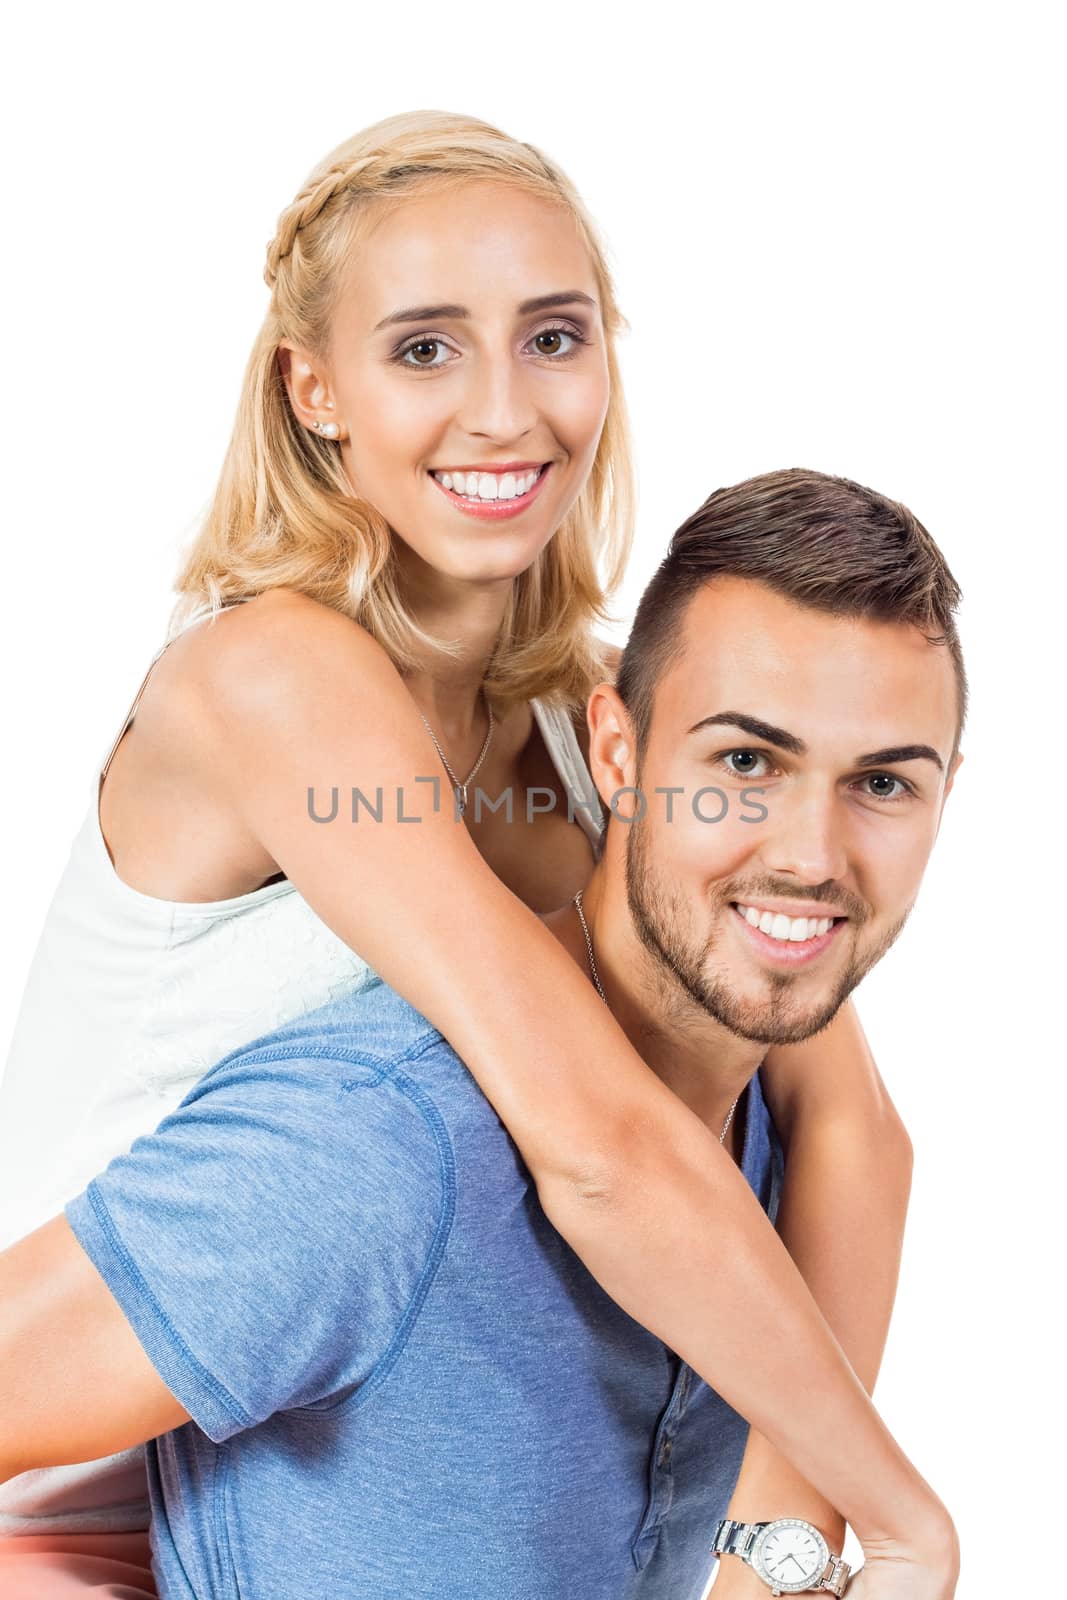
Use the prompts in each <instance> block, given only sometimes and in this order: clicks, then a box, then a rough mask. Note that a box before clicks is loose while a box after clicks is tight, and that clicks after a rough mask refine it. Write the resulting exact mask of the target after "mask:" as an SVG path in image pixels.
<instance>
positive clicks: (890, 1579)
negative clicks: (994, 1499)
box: [846, 1522, 960, 1600]
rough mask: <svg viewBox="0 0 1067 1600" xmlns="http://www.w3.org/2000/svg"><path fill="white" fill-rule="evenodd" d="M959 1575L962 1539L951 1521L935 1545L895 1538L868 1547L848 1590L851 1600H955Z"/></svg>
mask: <svg viewBox="0 0 1067 1600" xmlns="http://www.w3.org/2000/svg"><path fill="white" fill-rule="evenodd" d="M959 1575H960V1547H959V1540H958V1538H957V1535H956V1530H955V1528H954V1527H953V1525H952V1523H951V1522H948V1523H947V1526H946V1527H945V1528H944V1530H943V1532H942V1534H941V1537H940V1539H939V1540H937V1541H935V1543H934V1546H933V1547H932V1548H931V1547H926V1548H920V1547H919V1546H918V1545H907V1544H904V1543H901V1542H898V1541H896V1540H891V1539H886V1540H879V1541H878V1542H877V1543H872V1544H870V1545H869V1546H867V1547H865V1548H864V1551H863V1566H862V1567H861V1568H860V1569H859V1571H858V1572H856V1573H854V1574H853V1577H852V1579H851V1581H850V1583H849V1585H848V1589H847V1590H846V1593H847V1595H848V1597H849V1600H952V1597H953V1595H954V1594H955V1593H956V1583H957V1581H958V1579H959Z"/></svg>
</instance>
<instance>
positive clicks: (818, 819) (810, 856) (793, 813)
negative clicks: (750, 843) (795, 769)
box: [760, 785, 848, 884]
mask: <svg viewBox="0 0 1067 1600" xmlns="http://www.w3.org/2000/svg"><path fill="white" fill-rule="evenodd" d="M840 806H841V802H840V800H839V798H838V796H837V795H836V794H835V793H834V792H833V790H826V789H823V788H822V787H819V786H816V785H812V786H811V787H805V786H804V785H798V786H797V788H796V789H794V790H793V792H792V793H791V794H784V795H780V796H779V797H778V798H777V802H774V801H772V802H771V804H770V806H769V812H770V815H769V816H768V817H767V818H766V819H765V820H764V822H763V823H762V824H761V826H762V827H763V828H765V829H766V830H767V831H766V833H765V834H764V838H763V846H762V849H761V852H760V854H761V855H762V858H763V860H764V862H765V864H766V866H767V868H768V870H769V871H772V872H779V873H782V874H783V875H788V876H790V877H793V878H796V880H797V882H798V883H804V884H816V883H826V882H828V881H830V880H836V879H841V878H843V877H844V876H845V874H846V873H847V871H848V851H847V849H846V827H847V824H846V821H845V818H844V817H843V816H842V815H841V810H840Z"/></svg>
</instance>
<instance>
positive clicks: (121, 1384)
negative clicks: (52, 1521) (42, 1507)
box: [0, 1217, 189, 1482]
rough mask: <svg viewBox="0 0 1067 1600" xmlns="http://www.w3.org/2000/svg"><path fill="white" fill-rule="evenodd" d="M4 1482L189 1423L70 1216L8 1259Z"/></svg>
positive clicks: (3, 1324) (2, 1365) (1, 1341)
mask: <svg viewBox="0 0 1067 1600" xmlns="http://www.w3.org/2000/svg"><path fill="white" fill-rule="evenodd" d="M0 1306H2V1307H3V1315H2V1319H0V1482H3V1481H6V1480H7V1479H8V1478H13V1477H15V1476H16V1475H17V1474H18V1473H20V1472H27V1471H29V1470H30V1468H32V1467H53V1466H61V1465H65V1464H67V1463H69V1462H73V1461H95V1460H97V1459H98V1458H99V1457H101V1456H108V1455H113V1454H114V1453H115V1452H116V1451H118V1450H127V1449H129V1448H130V1447H131V1446H133V1445H137V1444H143V1443H144V1442H145V1440H147V1439H154V1438H155V1437H156V1435H157V1434H160V1433H166V1432H168V1430H169V1429H171V1428H177V1427H180V1426H181V1425H182V1423H184V1422H188V1420H189V1416H188V1413H187V1412H185V1411H183V1409H182V1407H181V1406H180V1405H179V1404H178V1402H177V1401H176V1400H175V1398H174V1396H173V1395H172V1394H171V1393H170V1391H169V1389H167V1387H166V1385H165V1384H164V1382H163V1380H162V1378H161V1377H160V1376H159V1374H158V1372H157V1371H156V1370H155V1368H154V1367H153V1366H152V1364H151V1362H150V1361H149V1359H148V1357H147V1356H146V1355H145V1353H144V1351H143V1350H142V1348H141V1346H140V1344H139V1343H138V1340H137V1336H136V1334H135V1333H134V1331H133V1329H132V1328H131V1327H130V1325H129V1323H128V1322H127V1321H126V1318H125V1317H124V1316H123V1314H122V1312H121V1311H120V1310H119V1307H118V1305H117V1304H116V1302H115V1300H114V1299H113V1297H112V1295H111V1293H110V1291H109V1290H108V1289H107V1287H106V1285H105V1284H104V1281H103V1279H102V1278H101V1277H100V1275H99V1273H98V1272H97V1270H96V1268H95V1267H94V1266H93V1264H92V1262H91V1261H90V1260H89V1257H88V1256H87V1255H86V1254H85V1251H84V1250H83V1249H82V1247H81V1245H80V1244H79V1243H78V1241H77V1239H76V1238H75V1237H74V1234H73V1233H72V1232H71V1230H70V1227H69V1226H68V1224H67V1221H66V1218H65V1217H56V1218H54V1219H53V1220H52V1221H51V1222H48V1223H46V1224H45V1226H44V1227H43V1228H38V1229H37V1231H36V1232H35V1233H31V1234H30V1235H29V1237H28V1238H26V1239H22V1240H20V1241H19V1243H18V1244H16V1245H13V1246H12V1247H11V1249H10V1250H5V1251H4V1252H3V1254H0Z"/></svg>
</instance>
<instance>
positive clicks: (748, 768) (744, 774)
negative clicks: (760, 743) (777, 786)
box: [717, 750, 769, 778]
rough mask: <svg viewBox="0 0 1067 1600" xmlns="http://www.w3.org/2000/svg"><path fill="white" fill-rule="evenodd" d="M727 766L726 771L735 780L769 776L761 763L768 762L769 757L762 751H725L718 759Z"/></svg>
mask: <svg viewBox="0 0 1067 1600" xmlns="http://www.w3.org/2000/svg"><path fill="white" fill-rule="evenodd" d="M717 759H718V760H719V761H723V762H725V764H726V770H727V771H728V772H730V773H732V774H733V776H734V777H735V778H763V777H766V776H767V769H766V768H765V767H761V765H760V763H761V762H766V761H767V760H769V757H768V756H767V755H766V754H765V753H764V752H763V751H762V750H724V751H723V753H722V755H720V756H719V757H717Z"/></svg>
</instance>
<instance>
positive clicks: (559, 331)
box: [530, 328, 588, 360]
mask: <svg viewBox="0 0 1067 1600" xmlns="http://www.w3.org/2000/svg"><path fill="white" fill-rule="evenodd" d="M564 340H567V341H568V343H567V345H566V347H564ZM587 342H588V341H587V340H586V339H585V338H583V336H582V335H581V334H580V333H578V332H577V330H576V329H574V328H543V329H542V330H541V332H540V333H535V334H534V336H533V338H532V339H531V341H530V343H531V344H532V345H533V347H534V349H535V350H536V352H537V354H538V355H539V356H557V357H559V358H561V359H563V360H566V359H567V357H568V356H573V355H576V354H577V353H578V346H579V345H581V344H586V343H587Z"/></svg>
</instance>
